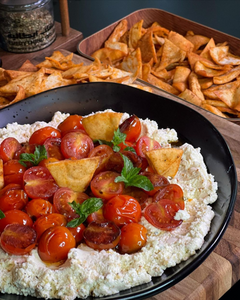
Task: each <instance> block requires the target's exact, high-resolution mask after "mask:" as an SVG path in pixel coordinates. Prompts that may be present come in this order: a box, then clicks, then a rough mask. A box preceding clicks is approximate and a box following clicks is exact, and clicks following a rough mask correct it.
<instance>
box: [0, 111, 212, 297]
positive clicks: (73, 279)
mask: <svg viewBox="0 0 240 300" xmlns="http://www.w3.org/2000/svg"><path fill="white" fill-rule="evenodd" d="M177 141H178V137H177V132H176V131H175V130H174V129H159V128H158V125H157V123H156V122H155V121H151V120H149V119H145V120H142V119H140V118H139V117H137V116H135V115H131V116H130V115H128V114H127V113H118V112H114V111H112V110H106V111H103V112H97V113H92V114H90V115H87V116H79V115H69V114H62V113H60V112H57V113H55V115H54V117H53V119H52V121H51V122H49V123H45V122H36V123H34V124H32V125H28V124H26V125H19V124H17V123H13V124H8V125H7V126H6V128H3V129H0V187H1V189H0V233H1V236H0V274H1V276H0V289H1V292H2V293H10V294H21V295H26V296H27V295H31V296H35V297H42V298H60V299H65V300H67V299H68V300H69V299H75V298H76V297H79V298H86V297H88V296H89V295H92V296H96V297H101V296H106V295H112V294H115V293H118V292H119V291H121V290H124V289H128V288H130V287H133V286H136V285H139V284H143V283H147V282H150V281H151V279H152V277H154V276H161V275H162V274H163V273H164V271H165V269H166V268H169V267H172V266H175V265H176V264H178V263H180V262H181V261H183V260H187V259H188V258H189V257H190V256H191V255H193V254H195V253H196V251H197V250H198V249H200V248H201V246H202V244H203V242H204V237H205V236H206V235H207V233H208V231H209V229H210V224H211V220H212V218H213V217H214V212H213V210H212V208H211V206H210V204H211V203H213V202H214V201H216V200H217V192H216V191H217V183H216V182H215V181H214V177H213V176H212V175H211V174H209V173H208V172H207V168H206V166H205V164H204V161H203V157H202V155H201V153H200V149H199V148H197V149H195V148H193V147H192V146H191V145H190V144H187V143H185V144H183V145H181V146H180V147H175V146H173V145H175V142H177ZM171 143H172V144H173V145H171Z"/></svg>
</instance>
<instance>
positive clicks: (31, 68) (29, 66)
mask: <svg viewBox="0 0 240 300" xmlns="http://www.w3.org/2000/svg"><path fill="white" fill-rule="evenodd" d="M18 71H22V72H37V71H38V68H37V67H36V66H35V65H34V64H33V63H31V61H30V60H29V59H27V60H26V61H25V62H24V63H23V64H22V65H21V67H20V68H19V69H18Z"/></svg>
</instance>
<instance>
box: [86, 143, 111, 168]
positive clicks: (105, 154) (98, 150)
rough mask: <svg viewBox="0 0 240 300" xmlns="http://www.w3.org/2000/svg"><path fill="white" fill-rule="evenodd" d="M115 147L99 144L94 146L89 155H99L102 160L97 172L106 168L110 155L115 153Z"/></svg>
mask: <svg viewBox="0 0 240 300" xmlns="http://www.w3.org/2000/svg"><path fill="white" fill-rule="evenodd" d="M113 153H114V152H113V149H112V148H111V147H110V146H108V145H98V146H96V147H94V148H93V149H92V150H91V151H90V152H89V154H88V157H94V156H99V157H100V161H99V163H98V167H97V170H96V171H95V174H98V173H99V172H102V171H104V170H105V167H106V164H107V162H108V160H109V157H110V156H111V155H112V154H113Z"/></svg>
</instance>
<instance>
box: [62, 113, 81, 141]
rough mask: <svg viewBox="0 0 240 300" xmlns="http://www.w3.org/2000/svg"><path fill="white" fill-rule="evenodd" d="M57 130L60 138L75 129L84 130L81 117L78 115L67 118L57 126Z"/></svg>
mask: <svg viewBox="0 0 240 300" xmlns="http://www.w3.org/2000/svg"><path fill="white" fill-rule="evenodd" d="M58 129H59V130H60V131H61V134H62V136H64V135H65V134H66V133H68V132H70V131H72V130H75V129H81V130H84V127H83V124H82V116H79V115H71V116H69V117H67V118H66V119H65V120H64V121H62V122H61V123H60V124H59V125H58Z"/></svg>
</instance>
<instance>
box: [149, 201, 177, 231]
mask: <svg viewBox="0 0 240 300" xmlns="http://www.w3.org/2000/svg"><path fill="white" fill-rule="evenodd" d="M178 210H179V206H178V205H177V204H176V203H175V202H174V201H173V200H170V199H161V200H159V201H158V202H154V203H150V204H149V205H148V206H147V207H146V208H145V210H144V217H145V218H146V220H147V221H148V222H149V223H150V224H152V225H153V226H154V227H157V228H159V229H162V230H165V231H171V230H173V229H175V228H176V227H178V226H180V225H181V224H182V220H175V219H174V216H175V214H176V212H177V211H178Z"/></svg>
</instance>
